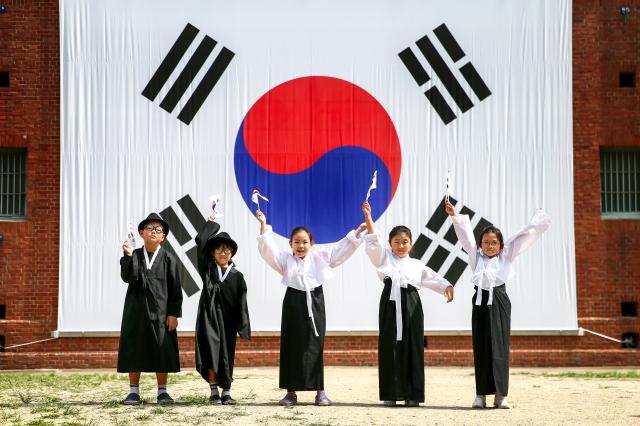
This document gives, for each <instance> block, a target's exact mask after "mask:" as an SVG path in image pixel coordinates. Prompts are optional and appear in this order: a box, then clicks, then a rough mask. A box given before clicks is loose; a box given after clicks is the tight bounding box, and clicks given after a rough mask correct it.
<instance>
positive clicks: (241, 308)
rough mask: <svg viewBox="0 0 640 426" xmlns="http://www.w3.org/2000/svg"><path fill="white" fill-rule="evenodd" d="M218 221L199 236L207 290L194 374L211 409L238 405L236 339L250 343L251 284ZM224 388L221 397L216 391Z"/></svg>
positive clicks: (200, 264)
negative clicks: (202, 383)
mask: <svg viewBox="0 0 640 426" xmlns="http://www.w3.org/2000/svg"><path fill="white" fill-rule="evenodd" d="M219 230H220V225H219V224H218V223H216V222H215V217H214V216H209V220H208V221H207V222H206V223H205V225H204V226H203V227H202V229H201V230H200V232H199V233H198V236H197V237H196V244H197V246H198V272H199V273H200V276H201V277H202V282H203V287H202V293H200V302H199V304H198V316H197V319H196V370H198V372H199V373H200V375H201V376H202V378H203V379H204V380H206V381H207V382H208V383H209V387H210V389H211V395H210V397H209V402H210V403H212V404H224V405H234V404H235V403H236V400H235V399H233V398H232V397H231V392H230V390H231V382H232V381H233V363H234V359H235V354H236V334H239V335H240V337H241V338H243V339H250V338H251V325H250V323H249V309H248V307H247V284H246V282H245V281H244V276H243V275H242V273H241V272H240V271H238V270H237V269H236V267H235V264H234V263H233V262H232V261H231V258H232V257H233V256H234V255H235V254H236V252H237V251H238V244H237V243H236V242H235V241H233V239H231V237H230V236H229V234H227V233H226V232H220V233H218V231H219ZM218 387H221V388H222V396H221V395H220V394H219V392H218Z"/></svg>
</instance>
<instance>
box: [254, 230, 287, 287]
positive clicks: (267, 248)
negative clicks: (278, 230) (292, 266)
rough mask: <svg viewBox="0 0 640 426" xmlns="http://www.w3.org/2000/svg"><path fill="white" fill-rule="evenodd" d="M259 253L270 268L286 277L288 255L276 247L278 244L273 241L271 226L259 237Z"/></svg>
mask: <svg viewBox="0 0 640 426" xmlns="http://www.w3.org/2000/svg"><path fill="white" fill-rule="evenodd" d="M258 251H259V252H260V256H262V258H263V259H264V260H265V262H267V264H268V265H269V266H271V267H272V268H273V269H274V270H275V271H276V272H277V273H279V274H280V275H284V272H285V271H284V266H285V264H286V259H285V255H286V253H284V252H282V251H280V249H278V246H276V242H275V241H274V240H273V230H272V228H271V225H267V230H266V232H265V233H264V234H261V235H258Z"/></svg>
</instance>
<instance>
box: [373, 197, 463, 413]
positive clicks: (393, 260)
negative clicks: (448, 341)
mask: <svg viewBox="0 0 640 426" xmlns="http://www.w3.org/2000/svg"><path fill="white" fill-rule="evenodd" d="M362 211H363V213H364V218H365V222H366V224H367V233H368V235H366V236H365V241H366V246H365V251H366V253H367V256H369V259H370V260H371V263H373V265H374V266H375V267H376V270H377V272H378V276H379V278H380V280H381V281H382V282H383V283H384V289H383V290H382V294H381V295H380V309H379V314H378V323H379V324H378V325H379V327H380V332H379V335H378V387H379V392H380V399H381V400H382V401H383V402H384V405H387V406H394V405H396V401H402V400H404V402H405V405H407V406H410V407H415V406H418V405H419V404H420V403H421V402H424V314H423V312H422V302H421V300H420V296H419V295H418V290H419V289H420V288H421V287H426V288H429V289H431V290H433V291H435V292H436V293H439V294H443V295H444V296H446V297H447V303H448V302H451V301H452V300H453V286H452V285H451V284H449V282H448V281H447V280H446V279H444V278H443V277H441V276H440V275H438V274H437V273H435V272H434V271H433V270H431V268H429V267H428V266H426V265H425V264H424V263H422V262H421V261H420V260H418V259H413V258H411V257H410V256H409V252H410V251H411V247H412V239H411V231H410V230H409V228H407V227H405V226H396V227H394V228H393V229H392V230H391V232H390V233H389V245H386V244H385V243H384V242H383V240H382V236H381V235H380V234H379V233H378V232H377V231H376V229H375V226H374V224H373V219H372V218H371V206H370V205H369V203H368V202H367V201H365V202H364V203H363V205H362Z"/></svg>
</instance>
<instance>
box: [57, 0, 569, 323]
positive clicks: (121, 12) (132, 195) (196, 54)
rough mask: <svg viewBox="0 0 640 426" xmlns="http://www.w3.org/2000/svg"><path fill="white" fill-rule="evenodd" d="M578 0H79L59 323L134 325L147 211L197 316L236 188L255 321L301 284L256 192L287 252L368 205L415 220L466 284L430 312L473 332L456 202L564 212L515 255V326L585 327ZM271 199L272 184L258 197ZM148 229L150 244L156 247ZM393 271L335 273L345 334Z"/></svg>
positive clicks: (505, 224) (322, 238)
mask: <svg viewBox="0 0 640 426" xmlns="http://www.w3.org/2000/svg"><path fill="white" fill-rule="evenodd" d="M571 10H572V2H571V0H536V1H517V2H515V1H514V2H505V1H503V0H486V1H482V2H478V1H471V0H454V1H453V2H452V1H450V0H446V1H445V0H405V1H402V2H398V1H394V0H351V1H346V2H345V1H342V0H324V1H319V2H318V1H298V0H284V1H280V0H279V1H275V0H246V1H242V2H233V1H223V0H193V1H188V2H182V3H180V4H179V5H178V4H177V3H176V2H170V1H167V0H139V1H128V0H92V1H86V0H61V1H60V34H61V99H60V101H61V124H60V125H61V140H60V144H61V151H60V155H61V161H60V162H61V169H60V179H61V199H60V268H59V271H60V272H59V274H60V276H59V281H60V286H59V303H58V307H59V308H58V309H59V316H58V318H59V320H58V328H59V330H60V331H69V332H71V331H93V332H100V331H105V332H106V331H118V330H119V329H120V321H121V318H122V306H123V301H124V297H125V293H126V284H125V283H123V282H122V280H121V279H120V270H119V258H120V257H121V255H122V249H121V246H122V240H121V239H122V231H123V229H122V228H123V224H126V223H127V221H128V220H131V221H132V222H133V223H134V224H136V223H138V221H140V220H142V219H144V218H145V217H147V215H148V214H149V213H150V212H157V213H159V214H160V215H161V216H162V218H163V219H164V220H165V221H167V222H168V223H169V225H170V228H171V233H170V234H169V235H168V237H167V240H166V242H165V243H164V244H163V249H165V250H167V251H168V252H171V253H173V254H175V256H176V257H177V258H178V259H179V260H180V265H181V271H180V273H181V278H182V285H183V290H184V294H185V297H184V303H183V318H182V319H181V320H180V327H179V329H180V330H193V329H194V324H195V317H196V311H197V306H198V299H199V297H200V288H201V287H202V283H201V281H200V278H199V276H198V274H197V265H195V264H194V259H195V257H194V256H193V254H194V250H195V249H194V246H195V242H194V241H193V239H194V237H195V236H196V234H197V232H198V231H199V229H200V227H201V226H202V225H203V224H204V223H205V220H206V217H207V216H208V215H209V214H211V213H210V211H211V210H210V208H211V207H210V206H211V204H210V203H209V202H208V196H209V195H210V194H212V193H215V192H219V193H221V194H224V197H225V199H224V211H225V216H224V219H223V220H220V224H221V226H222V230H224V231H226V232H229V234H230V235H232V236H233V238H234V240H235V241H237V243H238V245H239V250H238V254H237V255H236V256H235V257H234V262H235V263H236V264H237V266H238V269H239V270H240V271H242V273H243V274H244V275H245V278H246V281H247V286H248V304H249V311H250V314H251V323H252V328H253V329H254V330H256V331H271V330H279V329H280V310H281V303H282V297H283V294H284V291H285V290H286V288H285V287H284V286H283V285H282V284H280V277H279V276H278V275H277V274H276V273H275V272H273V271H272V270H271V269H270V268H268V267H267V266H266V265H265V263H264V261H263V260H262V259H261V258H260V256H259V254H258V250H257V243H256V236H257V234H258V232H259V223H258V221H257V220H256V219H255V217H254V211H255V204H254V202H253V192H252V191H253V189H254V188H260V191H262V192H264V193H265V194H267V195H268V197H269V200H270V202H269V203H263V205H262V206H260V207H261V208H262V211H263V212H264V213H265V216H266V217H267V220H268V223H269V224H270V225H272V226H273V230H274V232H275V233H276V243H277V244H278V245H279V246H280V247H281V248H282V249H283V250H288V249H289V245H288V238H289V232H290V231H291V229H292V228H293V227H295V226H298V225H304V226H308V227H309V228H310V229H311V230H312V232H313V237H314V241H315V243H316V244H317V247H318V248H320V247H327V246H328V245H330V244H332V243H334V242H336V241H338V240H340V239H341V238H342V237H344V235H346V234H347V232H348V231H349V230H351V229H355V228H356V227H357V226H358V225H359V224H360V223H361V222H362V221H363V216H362V211H361V204H362V192H363V188H365V187H367V186H368V185H369V184H370V179H371V170H376V171H377V174H376V179H375V181H376V182H375V183H376V185H375V186H376V189H375V193H374V196H372V197H371V199H370V200H369V202H370V204H371V209H372V215H373V218H374V220H375V224H376V227H377V228H378V229H379V231H380V232H381V233H382V235H387V233H388V232H389V230H390V229H391V228H392V227H393V226H396V225H406V226H408V227H409V228H411V230H412V231H413V240H414V241H413V242H414V252H413V255H414V256H415V257H417V258H420V259H421V260H422V261H423V262H424V263H425V264H427V265H429V266H430V267H431V268H432V269H434V270H435V271H437V272H438V273H440V274H441V275H444V276H446V277H447V278H448V279H450V280H451V281H452V282H454V283H456V285H455V300H454V302H453V303H450V304H447V303H445V299H444V297H442V296H441V295H437V294H435V293H433V292H432V291H430V290H421V291H420V295H421V298H422V301H423V304H424V310H425V329H426V330H443V331H447V330H468V329H470V325H471V319H470V318H471V303H470V300H471V297H472V295H473V288H472V285H471V284H470V277H471V273H470V271H469V270H468V267H467V266H466V263H467V256H466V254H465V253H464V252H463V251H462V250H461V247H460V243H459V242H458V241H457V240H455V236H452V235H453V233H452V232H450V228H451V223H450V220H449V219H448V217H447V215H446V213H445V212H444V208H443V201H444V198H443V194H442V185H443V182H442V181H443V176H446V173H447V170H451V175H452V176H455V179H456V187H455V191H451V201H452V203H454V204H455V206H456V208H457V209H458V211H460V210H462V209H464V212H466V213H468V214H469V215H470V216H472V217H471V221H472V225H473V226H474V227H478V228H480V227H482V226H484V225H485V224H487V223H492V224H494V225H496V226H498V227H500V228H501V229H502V231H503V233H504V235H505V237H508V236H509V235H510V234H512V233H515V232H516V231H518V230H519V229H520V228H521V227H522V226H523V225H525V224H526V222H527V220H528V219H529V214H530V212H531V210H532V209H533V208H535V207H543V208H544V209H545V210H546V211H547V212H548V214H549V216H550V217H551V219H552V221H553V225H552V226H551V228H550V229H549V230H548V232H547V233H545V234H544V235H543V236H542V238H541V239H540V240H539V241H537V242H536V244H534V245H533V246H532V247H531V248H530V249H529V250H528V251H527V252H526V253H524V254H522V255H521V256H520V257H518V259H517V260H516V262H515V264H514V270H515V271H516V275H515V277H514V278H513V280H512V281H511V282H508V283H507V292H508V293H509V296H510V298H511V301H512V305H513V312H512V320H513V322H512V326H513V329H514V330H567V329H575V328H576V327H577V316H576V315H577V314H576V287H575V249H574V222H573V217H574V213H573V192H572V191H573V152H572V140H573V136H572V87H571V85H572V69H571V63H572V53H571ZM256 199H257V197H256ZM139 245H140V244H139ZM381 291H382V283H381V282H380V281H379V279H378V278H377V276H376V273H375V270H374V268H373V266H372V265H371V264H370V262H369V260H368V258H367V257H366V255H365V253H364V250H362V249H359V250H358V251H357V252H356V253H355V255H354V256H353V257H352V258H350V259H349V260H348V261H347V262H346V263H345V264H343V265H341V266H340V267H338V268H337V269H336V270H335V277H334V278H333V279H332V280H331V281H329V282H327V283H325V285H324V294H325V300H326V310H327V329H328V330H330V331H331V330H348V331H360V330H362V331H370V330H377V327H378V320H377V312H378V304H379V298H380V292H381Z"/></svg>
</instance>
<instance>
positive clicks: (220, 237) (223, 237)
mask: <svg viewBox="0 0 640 426" xmlns="http://www.w3.org/2000/svg"><path fill="white" fill-rule="evenodd" d="M217 244H225V245H228V246H229V247H231V250H233V254H232V255H231V257H233V256H235V254H236V253H237V252H238V244H237V243H236V242H235V241H233V239H232V238H231V236H230V235H229V234H227V233H226V232H220V233H219V234H216V235H214V236H213V237H211V238H209V241H207V247H208V248H209V250H211V248H212V247H213V246H215V245H217Z"/></svg>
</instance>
